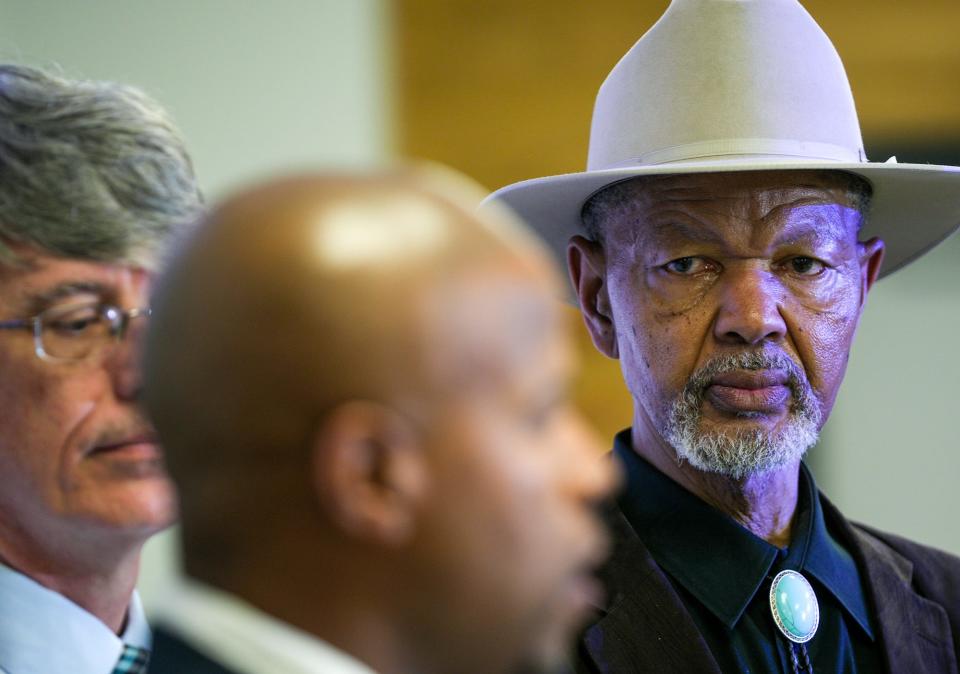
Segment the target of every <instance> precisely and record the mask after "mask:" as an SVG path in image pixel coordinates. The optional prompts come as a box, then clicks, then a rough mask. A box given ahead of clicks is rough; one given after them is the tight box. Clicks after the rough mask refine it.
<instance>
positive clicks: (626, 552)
mask: <svg viewBox="0 0 960 674" xmlns="http://www.w3.org/2000/svg"><path fill="white" fill-rule="evenodd" d="M821 499H822V501H821V502H822V504H823V514H824V517H825V518H826V521H827V525H828V526H829V527H830V529H831V531H835V532H840V534H841V535H842V536H843V538H844V541H843V542H844V543H845V544H846V545H847V548H848V550H850V552H851V554H852V555H853V557H854V559H855V560H856V562H857V565H858V567H859V568H860V571H861V573H863V575H864V579H865V583H866V585H867V594H868V601H869V602H870V606H871V610H872V612H873V615H874V616H875V617H876V620H877V624H878V625H879V630H878V631H879V635H878V637H879V640H880V646H881V648H882V649H883V653H884V655H885V659H886V663H887V667H888V669H889V671H890V672H892V673H893V674H923V673H924V672H930V673H931V674H933V673H936V674H958V661H957V655H958V654H960V558H957V557H954V556H953V555H949V554H947V553H945V552H941V551H939V550H934V549H933V548H928V547H925V546H922V545H918V544H916V543H912V542H910V541H908V540H906V539H903V538H900V537H898V536H893V535H891V534H885V533H881V532H878V531H875V530H872V529H869V528H867V527H864V526H861V525H858V524H853V523H851V522H849V521H847V520H846V519H845V518H844V517H843V515H841V514H840V512H839V511H838V510H837V509H836V507H835V506H834V505H833V504H832V503H830V502H829V501H828V500H827V499H826V498H824V497H823V496H822V495H821ZM611 526H612V527H613V530H614V537H615V539H616V541H617V545H616V549H615V551H614V554H613V557H612V558H611V560H610V562H609V563H608V564H607V566H606V567H605V569H604V570H603V572H602V574H601V575H602V577H603V580H604V582H605V584H606V586H607V592H608V602H609V603H608V607H607V608H606V609H605V610H603V611H602V612H601V615H600V617H599V620H598V621H597V622H596V623H594V624H593V625H591V626H590V627H589V628H588V629H587V631H586V632H585V633H584V635H583V639H582V641H581V643H580V644H579V650H578V654H577V660H576V663H575V669H576V671H577V673H578V674H634V673H641V672H656V673H657V674H670V673H673V672H675V673H676V674H691V673H699V672H713V673H716V674H719V673H720V669H719V667H718V666H717V663H716V661H715V660H714V658H713V655H712V654H711V652H710V650H709V648H708V647H707V644H706V642H705V641H704V640H703V638H702V637H701V636H700V633H699V632H698V631H697V628H696V625H695V624H694V622H693V619H692V618H691V617H690V614H689V613H688V612H687V610H686V608H685V606H684V605H683V602H682V600H681V599H680V597H679V596H678V595H677V593H676V591H675V590H674V589H673V586H672V585H671V583H670V581H669V580H668V579H667V577H666V576H665V575H664V572H663V571H662V570H661V569H660V567H659V566H658V565H657V563H656V562H655V561H654V559H653V557H652V556H651V554H650V551H649V550H647V548H646V546H645V545H644V544H643V541H641V540H640V538H639V537H638V536H637V535H636V533H635V532H634V531H633V529H632V528H631V526H630V524H629V523H628V522H627V520H626V518H625V517H624V516H623V515H622V514H621V513H620V512H619V510H618V511H616V512H614V513H613V514H612V516H611Z"/></svg>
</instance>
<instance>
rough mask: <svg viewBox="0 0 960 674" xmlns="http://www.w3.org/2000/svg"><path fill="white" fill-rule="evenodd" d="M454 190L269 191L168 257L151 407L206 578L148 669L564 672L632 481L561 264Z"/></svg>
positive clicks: (175, 615)
mask: <svg viewBox="0 0 960 674" xmlns="http://www.w3.org/2000/svg"><path fill="white" fill-rule="evenodd" d="M458 192H459V189H451V186H450V185H440V186H439V187H438V185H437V184H436V177H435V176H434V177H432V178H431V177H427V176H426V175H425V174H424V173H423V172H406V173H393V174H389V175H381V176H377V177H333V176H328V177H324V176H307V177H300V178H295V179H288V180H284V181H278V182H272V183H269V184H266V185H263V186H260V187H256V188H254V189H252V190H249V191H247V192H245V193H243V194H241V195H239V196H237V197H235V198H233V199H232V200H230V201H228V202H226V203H225V204H223V205H222V206H220V208H218V209H217V210H216V211H215V212H214V213H213V214H212V216H211V217H210V219H209V220H208V222H207V223H206V224H205V226H203V227H202V228H201V229H200V232H199V234H198V235H197V236H196V238H195V239H194V240H193V241H192V242H191V243H190V244H189V245H188V246H187V247H186V248H185V249H184V250H183V251H181V254H180V255H179V257H178V258H177V259H176V260H175V261H174V263H173V265H172V267H171V268H170V270H169V271H168V273H167V274H166V276H165V278H164V280H163V281H162V282H161V284H160V291H159V293H158V296H157V298H156V301H155V303H154V310H153V319H152V321H153V322H152V325H151V332H150V334H149V336H148V338H147V351H146V378H147V380H146V381H147V384H146V389H147V403H148V408H149V410H150V412H151V413H152V415H153V416H154V418H155V420H156V424H157V427H158V430H159V432H160V436H161V438H162V440H163V442H164V443H165V445H166V448H167V453H168V456H169V466H170V470H171V472H172V474H173V476H174V478H175V480H176V481H177V482H178V485H179V487H180V490H181V517H182V525H183V541H184V553H185V563H186V564H185V566H186V573H187V575H188V576H189V581H186V582H185V583H184V584H183V587H181V588H178V589H177V590H176V591H175V592H173V593H172V594H171V595H170V597H169V600H170V601H169V606H170V607H171V608H168V609H166V610H164V611H163V612H162V616H161V621H162V622H163V624H164V625H165V626H166V627H162V628H161V629H160V630H159V631H158V633H157V635H156V646H155V654H154V659H153V662H152V670H151V671H153V672H155V673H156V674H165V673H167V672H177V673H178V674H182V673H185V672H196V673H200V672H220V673H222V672H239V673H243V674H259V673H266V672H269V673H270V674H285V673H293V672H297V673H303V674H305V673H308V672H318V673H319V672H323V673H324V674H329V673H337V674H348V673H349V674H369V673H370V672H379V673H380V674H400V673H404V672H409V673H414V672H416V673H418V674H431V673H436V674H440V673H443V674H451V673H462V674H470V673H473V672H476V673H478V674H479V673H481V672H482V673H483V674H497V673H499V672H507V671H513V670H514V669H515V668H517V667H520V666H521V665H522V666H523V667H524V669H525V670H529V668H530V665H531V664H532V665H534V667H535V668H536V669H538V670H541V671H545V670H547V669H549V668H550V667H552V665H554V664H555V663H557V662H558V661H560V660H561V659H562V656H563V655H564V653H565V650H566V645H567V641H568V638H569V637H570V636H571V635H572V634H573V632H575V631H576V629H577V628H578V627H579V626H580V623H581V620H582V618H583V617H584V613H585V612H586V611H587V610H588V608H589V605H590V603H591V601H595V600H597V599H598V597H597V588H596V586H595V585H594V582H593V581H592V580H591V575H592V574H591V570H592V569H593V568H594V567H595V566H596V565H597V564H598V563H599V561H600V559H601V556H602V553H603V551H604V550H605V548H606V542H605V536H604V534H603V533H602V532H601V529H600V528H599V526H598V522H597V520H596V519H595V517H594V514H593V510H594V507H593V506H594V505H595V504H596V501H597V500H598V499H601V498H602V497H604V496H605V495H606V494H607V493H608V491H609V490H610V489H611V487H612V486H613V483H614V474H613V472H612V468H611V465H610V464H609V463H608V462H605V461H602V460H601V459H600V456H599V452H598V451H597V446H596V445H595V444H594V443H593V440H592V438H591V436H589V435H588V433H587V432H586V430H585V428H584V427H583V425H582V422H581V420H580V419H579V417H578V416H577V414H576V413H575V412H574V410H573V409H572V407H571V406H570V403H569V402H568V399H567V397H566V388H567V378H568V377H569V375H570V367H571V352H570V347H569V345H568V343H567V336H566V333H565V331H564V329H563V317H562V315H561V313H560V310H559V306H558V303H557V302H556V301H555V299H554V297H555V296H557V295H558V294H559V292H560V291H559V290H558V288H559V287H560V286H559V282H558V279H557V275H556V273H555V271H554V269H553V268H552V267H551V265H550V263H549V262H548V258H547V255H546V254H545V253H544V251H543V250H542V249H541V247H540V244H539V243H538V242H537V241H535V240H534V239H533V238H531V237H530V236H529V235H528V234H527V232H526V231H525V230H524V229H522V228H521V227H519V226H518V225H517V224H515V223H513V222H512V221H509V220H507V219H505V218H503V217H496V218H493V219H491V218H492V216H489V215H485V216H483V219H480V218H478V216H476V215H475V214H474V212H473V206H474V202H472V201H471V199H470V198H467V197H464V196H462V195H458V196H455V197H450V196H446V195H447V194H456V193H458ZM479 197H480V195H479V194H478V195H477V198H476V201H477V202H478V201H479Z"/></svg>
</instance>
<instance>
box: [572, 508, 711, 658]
mask: <svg viewBox="0 0 960 674" xmlns="http://www.w3.org/2000/svg"><path fill="white" fill-rule="evenodd" d="M610 520H611V521H610V525H611V528H612V530H613V535H614V538H615V540H616V541H617V545H616V549H615V552H614V555H613V557H612V558H611V560H610V562H609V563H608V564H607V566H606V567H605V569H604V571H603V573H602V577H603V580H604V581H605V584H606V587H607V592H608V595H609V600H610V602H611V603H610V607H609V609H608V610H607V611H606V613H605V615H603V617H602V618H600V620H599V621H598V622H597V623H595V624H594V625H592V626H591V627H590V628H589V629H588V630H587V631H586V633H585V634H584V636H583V646H584V649H585V651H586V653H587V654H588V655H589V657H590V659H592V661H593V664H594V667H595V669H596V671H599V672H601V674H608V673H610V674H615V673H620V674H622V673H623V672H658V673H663V674H670V673H672V672H676V673H677V674H680V673H681V672H682V673H684V674H689V673H691V672H705V673H706V672H710V673H715V674H720V669H719V667H718V666H717V663H716V661H715V660H714V659H713V655H712V654H711V653H710V650H709V648H708V646H707V644H706V642H705V641H704V640H703V637H701V636H700V633H699V631H698V630H697V628H696V625H695V624H694V622H693V619H692V618H691V617H690V614H689V613H688V612H687V610H686V608H685V607H684V605H683V603H682V601H681V599H680V597H679V596H677V593H676V592H675V591H674V589H673V586H672V585H671V584H670V581H669V580H668V579H667V578H666V576H665V575H664V574H663V571H661V570H660V568H659V567H658V566H657V564H656V562H654V560H653V556H652V555H651V554H650V551H649V550H647V548H646V546H645V545H644V544H643V542H642V541H641V540H640V539H639V538H638V537H637V535H636V533H634V531H633V529H632V528H631V527H630V525H629V523H628V522H627V521H626V518H624V517H623V515H622V514H621V513H620V512H619V510H618V511H617V512H615V513H613V514H612V515H611V517H610Z"/></svg>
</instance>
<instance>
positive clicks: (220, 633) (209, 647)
mask: <svg viewBox="0 0 960 674" xmlns="http://www.w3.org/2000/svg"><path fill="white" fill-rule="evenodd" d="M156 619H157V621H159V622H162V623H163V626H164V628H165V629H168V630H170V631H171V632H174V633H176V634H177V636H179V637H180V638H181V639H183V640H184V641H186V642H187V643H189V644H190V645H191V646H192V647H193V648H195V649H196V650H198V651H200V652H201V653H203V654H204V655H206V656H207V657H209V658H212V659H214V660H216V661H217V662H219V663H220V664H222V665H224V666H225V667H227V668H229V669H233V670H236V671H237V672H241V673H242V674H376V672H374V671H373V670H372V669H370V668H369V667H367V666H366V665H365V664H363V663H362V662H360V661H359V660H357V659H356V658H354V657H352V656H351V655H348V654H347V653H344V652H343V651H341V650H339V649H337V648H335V647H334V646H332V645H330V644H328V643H327V642H325V641H322V640H320V639H318V638H317V637H315V636H313V635H312V634H308V633H307V632H304V631H302V630H300V629H297V628H296V627H293V626H291V625H288V624H287V623H284V622H282V621H280V620H278V619H276V618H273V617H272V616H269V615H267V614H266V613H264V612H263V611H260V610H259V609H257V608H255V607H253V606H251V605H250V604H248V603H246V602H244V601H243V600H241V599H239V598H237V597H235V596H233V595H230V594H227V593H225V592H222V591H219V590H216V589H214V588H212V587H210V586H208V585H202V584H200V583H198V582H195V581H191V580H187V579H180V580H177V581H176V582H174V583H172V586H171V587H170V588H169V590H167V591H164V593H163V597H162V603H161V604H160V606H159V607H158V609H157V612H156Z"/></svg>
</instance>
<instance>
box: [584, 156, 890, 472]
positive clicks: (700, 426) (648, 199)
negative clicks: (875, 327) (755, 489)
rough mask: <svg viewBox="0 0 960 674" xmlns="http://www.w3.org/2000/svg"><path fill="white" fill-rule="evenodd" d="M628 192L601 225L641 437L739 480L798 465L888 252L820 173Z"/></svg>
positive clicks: (687, 180) (732, 176)
mask: <svg viewBox="0 0 960 674" xmlns="http://www.w3.org/2000/svg"><path fill="white" fill-rule="evenodd" d="M633 194H634V198H633V199H632V200H631V202H630V205H629V206H628V207H626V208H624V209H622V211H620V212H617V213H614V214H613V216H612V217H609V218H607V219H606V221H605V222H604V223H603V232H604V243H603V246H602V252H601V253H600V257H601V258H602V264H601V265H600V266H602V267H604V271H603V276H604V289H603V292H604V293H605V294H606V298H608V302H609V309H608V312H609V318H610V322H611V324H612V326H611V327H612V331H611V335H610V336H609V338H608V339H607V342H606V348H605V350H607V351H608V353H609V355H618V356H619V358H620V360H621V366H622V369H623V372H624V376H625V378H626V382H627V385H628V388H629V389H630V391H631V393H632V396H633V398H634V406H635V415H636V420H635V424H636V425H637V426H639V427H640V428H639V432H640V433H647V434H650V436H652V437H659V438H662V439H664V440H666V441H667V442H668V443H669V444H670V445H672V446H673V447H674V449H676V450H677V452H678V453H679V455H680V456H681V457H682V458H685V459H687V460H689V461H690V463H691V464H692V465H693V466H694V467H696V468H700V469H701V470H707V471H711V472H719V473H723V474H728V475H731V476H733V477H737V478H739V477H743V476H745V475H748V474H752V473H758V472H763V471H765V470H769V469H772V468H775V467H778V466H782V465H786V464H789V463H790V462H792V461H795V460H799V457H800V456H801V455H802V453H803V451H805V450H806V449H807V448H808V447H809V446H810V445H811V444H813V442H815V440H816V436H817V432H818V431H819V428H820V426H821V425H822V423H823V421H825V420H826V418H827V416H828V414H829V412H830V409H831V408H832V406H833V402H834V399H835V397H836V394H837V390H838V388H839V386H840V382H841V380H842V379H843V374H844V370H845V368H846V364H847V358H848V354H849V350H850V345H851V342H852V340H853V336H854V332H855V329H856V326H857V322H858V320H859V316H860V312H861V310H862V307H863V302H864V299H865V297H866V292H867V290H868V288H869V286H870V284H871V283H872V281H873V278H875V275H876V271H877V270H878V269H879V263H880V259H881V257H882V243H881V242H879V241H871V242H867V243H865V244H861V243H858V239H857V231H858V227H859V224H860V215H859V213H858V212H857V210H856V209H855V208H854V207H853V204H852V203H851V201H850V200H849V197H848V196H847V194H846V192H845V190H844V189H843V188H842V187H841V186H840V183H839V182H835V181H834V180H833V179H831V178H830V177H829V175H827V176H824V175H823V174H818V173H813V172H751V173H729V174H699V175H687V176H669V177H665V178H662V179H651V180H646V181H644V182H643V183H642V184H638V185H636V187H635V188H634V193H633ZM606 301H607V300H606V299H603V300H602V302H601V304H602V303H604V302H606ZM589 324H590V320H589V317H588V325H589ZM594 336H595V341H596V337H597V335H596V334H595V335H594ZM603 342H604V340H603V339H600V340H599V342H598V344H600V345H601V348H604V345H603ZM635 432H636V431H635Z"/></svg>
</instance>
